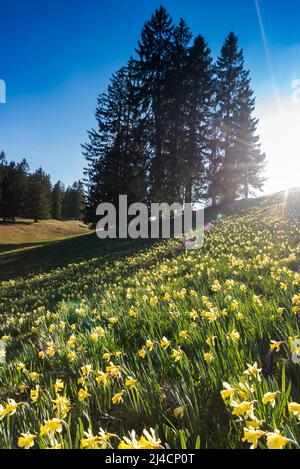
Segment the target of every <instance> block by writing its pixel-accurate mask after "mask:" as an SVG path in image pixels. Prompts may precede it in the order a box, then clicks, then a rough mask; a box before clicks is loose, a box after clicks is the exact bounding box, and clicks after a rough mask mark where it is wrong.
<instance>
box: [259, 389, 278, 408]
mask: <svg viewBox="0 0 300 469" xmlns="http://www.w3.org/2000/svg"><path fill="white" fill-rule="evenodd" d="M277 394H280V392H279V391H276V392H267V393H266V394H264V396H263V398H262V402H263V404H264V405H267V404H270V405H271V406H272V407H275V399H276V397H277Z"/></svg>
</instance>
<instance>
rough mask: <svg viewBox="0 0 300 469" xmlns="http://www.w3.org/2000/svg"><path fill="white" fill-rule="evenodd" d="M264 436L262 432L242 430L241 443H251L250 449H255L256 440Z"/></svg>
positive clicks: (248, 429)
mask: <svg viewBox="0 0 300 469" xmlns="http://www.w3.org/2000/svg"><path fill="white" fill-rule="evenodd" d="M264 435H265V432H263V431H262V430H255V429H250V428H244V438H243V439H242V441H247V442H248V443H251V447H250V449H256V448H257V444H258V440H259V439H260V438H262V437H263V436H264Z"/></svg>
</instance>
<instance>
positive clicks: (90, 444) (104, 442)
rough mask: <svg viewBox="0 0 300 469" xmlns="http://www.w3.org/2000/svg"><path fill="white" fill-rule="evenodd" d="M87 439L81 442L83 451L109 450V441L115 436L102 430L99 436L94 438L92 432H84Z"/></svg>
mask: <svg viewBox="0 0 300 469" xmlns="http://www.w3.org/2000/svg"><path fill="white" fill-rule="evenodd" d="M84 436H85V438H82V439H81V440H80V447H81V448H82V449H107V448H108V447H109V443H108V442H109V439H110V438H111V437H112V436H114V435H113V434H111V433H105V431H104V430H103V429H102V428H100V431H99V434H98V435H96V436H94V435H93V433H92V432H91V430H88V431H87V432H84Z"/></svg>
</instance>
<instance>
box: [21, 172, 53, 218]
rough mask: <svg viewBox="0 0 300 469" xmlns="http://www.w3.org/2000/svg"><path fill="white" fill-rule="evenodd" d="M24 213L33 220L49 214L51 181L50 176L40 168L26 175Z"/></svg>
mask: <svg viewBox="0 0 300 469" xmlns="http://www.w3.org/2000/svg"><path fill="white" fill-rule="evenodd" d="M26 215H27V216H28V217H29V218H32V219H34V221H35V222H37V221H39V220H45V219H47V218H50V216H51V182H50V176H49V175H48V174H46V173H45V172H44V171H43V170H42V168H39V169H37V170H36V171H35V172H34V173H33V174H30V175H29V176H28V180H27V197H26Z"/></svg>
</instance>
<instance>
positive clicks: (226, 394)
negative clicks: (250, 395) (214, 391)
mask: <svg viewBox="0 0 300 469" xmlns="http://www.w3.org/2000/svg"><path fill="white" fill-rule="evenodd" d="M223 386H224V389H223V390H222V391H221V392H220V394H221V397H222V399H223V401H225V400H226V399H228V398H230V397H232V396H233V395H234V393H235V389H233V388H232V387H231V386H230V384H228V383H226V382H224V383H223Z"/></svg>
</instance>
